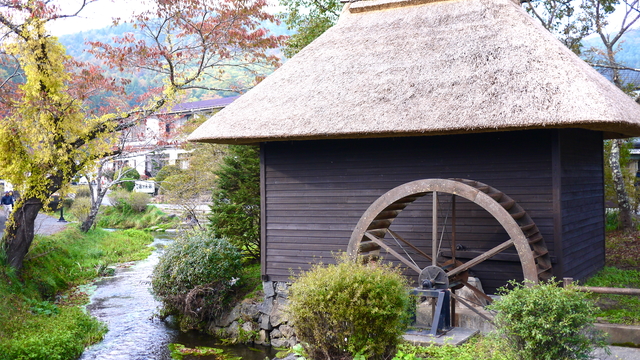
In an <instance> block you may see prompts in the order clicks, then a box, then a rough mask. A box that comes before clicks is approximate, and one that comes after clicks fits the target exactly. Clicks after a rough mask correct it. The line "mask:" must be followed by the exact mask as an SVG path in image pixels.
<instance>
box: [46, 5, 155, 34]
mask: <svg viewBox="0 0 640 360" xmlns="http://www.w3.org/2000/svg"><path fill="white" fill-rule="evenodd" d="M60 3H61V7H62V12H63V13H64V14H69V13H73V12H75V11H77V9H78V8H79V6H80V5H79V4H81V3H82V1H81V0H61V1H60ZM148 7H149V4H148V3H147V2H146V1H141V0H100V1H98V2H95V3H91V4H89V5H87V6H86V8H85V9H84V10H82V12H81V13H80V15H78V16H77V17H75V18H67V19H60V20H56V21H54V22H52V23H50V24H49V30H50V31H51V32H52V34H53V35H56V36H61V35H66V34H73V33H77V32H80V31H86V30H92V29H101V28H105V27H107V26H110V25H111V24H112V23H113V20H112V19H113V18H116V17H121V18H122V19H128V18H129V17H130V15H131V14H132V13H133V12H140V11H143V10H145V9H148Z"/></svg>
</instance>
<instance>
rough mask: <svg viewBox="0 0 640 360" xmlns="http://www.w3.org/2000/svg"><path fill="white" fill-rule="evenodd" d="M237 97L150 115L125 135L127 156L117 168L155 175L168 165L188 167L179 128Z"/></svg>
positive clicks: (115, 164) (196, 102) (209, 113)
mask: <svg viewBox="0 0 640 360" xmlns="http://www.w3.org/2000/svg"><path fill="white" fill-rule="evenodd" d="M237 98H238V96H233V97H226V98H221V99H210V100H202V101H195V102H187V103H181V104H178V105H176V106H174V107H173V108H172V109H171V110H170V111H166V112H160V113H158V114H155V115H154V116H150V117H149V118H147V119H146V120H145V122H144V124H141V125H139V126H136V127H134V128H132V129H131V130H130V131H129V133H128V134H126V139H125V148H126V149H127V155H126V156H124V157H122V158H120V159H118V161H117V162H116V163H114V164H113V166H114V167H118V168H119V167H122V166H128V167H132V168H135V169H136V170H137V171H138V173H139V174H140V175H146V176H147V177H153V176H155V175H156V174H157V172H158V171H159V170H160V169H161V168H162V167H163V166H165V165H177V166H180V167H181V168H183V169H184V168H186V167H187V166H188V162H187V160H186V159H184V157H186V154H188V151H186V150H184V149H182V146H181V145H182V144H183V143H184V141H185V138H184V135H183V134H182V133H181V132H180V131H179V130H180V128H181V127H182V126H184V125H185V124H186V123H187V122H188V121H189V120H191V119H193V118H194V117H197V116H211V115H212V114H213V113H215V112H216V111H219V110H220V109H223V108H224V107H225V106H227V105H229V104H231V103H232V102H233V101H234V100H236V99H237Z"/></svg>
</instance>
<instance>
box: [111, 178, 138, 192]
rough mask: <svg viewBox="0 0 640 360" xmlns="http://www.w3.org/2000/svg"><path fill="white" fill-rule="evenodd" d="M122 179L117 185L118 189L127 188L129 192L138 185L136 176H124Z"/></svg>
mask: <svg viewBox="0 0 640 360" xmlns="http://www.w3.org/2000/svg"><path fill="white" fill-rule="evenodd" d="M120 181H122V182H121V183H119V184H118V185H117V186H116V187H117V188H118V189H122V190H126V191H127V192H132V191H133V188H134V187H136V179H134V178H130V177H124V178H122V179H121V180H120Z"/></svg>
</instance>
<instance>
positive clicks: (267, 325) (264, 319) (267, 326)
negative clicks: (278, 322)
mask: <svg viewBox="0 0 640 360" xmlns="http://www.w3.org/2000/svg"><path fill="white" fill-rule="evenodd" d="M272 328H273V327H272V326H271V321H269V315H266V314H262V315H260V329H264V330H271V329H272Z"/></svg>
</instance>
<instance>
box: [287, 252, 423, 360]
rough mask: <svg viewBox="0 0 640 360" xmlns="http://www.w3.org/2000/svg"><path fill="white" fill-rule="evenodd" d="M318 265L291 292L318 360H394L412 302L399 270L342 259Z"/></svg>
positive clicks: (299, 325)
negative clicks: (360, 359) (352, 359)
mask: <svg viewBox="0 0 640 360" xmlns="http://www.w3.org/2000/svg"><path fill="white" fill-rule="evenodd" d="M337 260H338V263H337V265H328V266H322V265H314V266H312V268H311V269H310V270H309V271H307V272H304V273H302V274H300V275H299V276H298V277H297V278H296V279H295V281H294V282H293V285H292V286H291V294H290V298H289V300H290V305H289V311H290V312H291V315H292V317H293V321H294V323H295V327H296V335H297V336H298V338H299V340H301V341H302V342H305V343H307V344H309V345H308V346H309V348H308V353H309V354H310V355H311V357H312V358H327V359H336V358H343V357H345V356H354V355H355V354H361V355H364V356H366V358H369V359H373V358H383V357H384V356H389V355H392V354H393V351H394V349H395V347H396V345H397V344H398V343H399V341H400V336H401V335H402V333H403V332H404V331H405V330H406V328H407V326H408V317H409V315H408V314H409V313H408V308H409V305H410V304H412V302H413V301H412V298H411V297H410V295H409V293H408V284H407V280H406V278H405V277H404V276H403V275H402V274H401V273H400V271H399V270H398V269H395V268H392V267H391V266H390V265H382V264H379V263H369V264H364V263H362V262H354V261H351V260H350V259H349V258H347V257H346V255H344V256H341V257H339V258H338V259H337Z"/></svg>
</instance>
